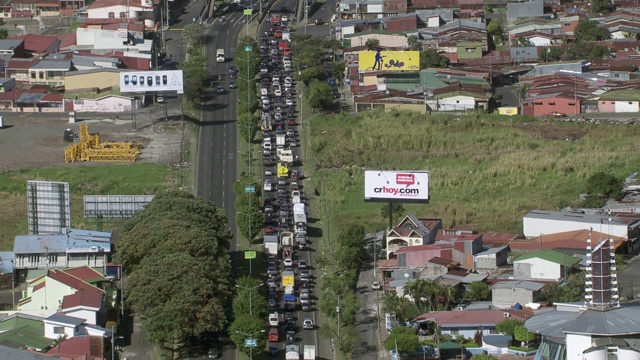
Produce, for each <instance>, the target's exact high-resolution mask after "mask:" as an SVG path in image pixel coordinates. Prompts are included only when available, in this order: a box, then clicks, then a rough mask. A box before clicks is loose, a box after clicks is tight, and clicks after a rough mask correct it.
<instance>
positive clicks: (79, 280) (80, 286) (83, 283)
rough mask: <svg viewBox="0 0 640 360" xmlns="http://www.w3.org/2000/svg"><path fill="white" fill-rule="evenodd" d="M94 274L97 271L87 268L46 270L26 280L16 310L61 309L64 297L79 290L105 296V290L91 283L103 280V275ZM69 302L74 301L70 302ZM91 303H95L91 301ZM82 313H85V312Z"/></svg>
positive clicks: (74, 309)
mask: <svg viewBox="0 0 640 360" xmlns="http://www.w3.org/2000/svg"><path fill="white" fill-rule="evenodd" d="M80 269H85V268H80ZM96 274H98V273H96V272H95V271H94V272H91V271H88V270H85V271H79V270H75V271H74V269H69V270H66V271H65V270H58V269H53V270H48V271H46V273H45V274H44V275H41V276H38V277H36V278H34V279H31V280H29V281H27V290H25V291H24V292H23V294H22V299H20V301H19V302H18V310H20V311H24V310H40V309H49V310H62V307H63V302H64V297H65V296H67V295H73V294H75V293H76V292H78V291H81V290H82V291H87V292H95V293H98V294H100V295H101V296H105V295H106V292H105V291H104V290H102V289H100V288H98V287H97V286H95V285H93V284H99V283H100V282H101V281H103V277H99V276H100V275H99V274H98V275H96ZM88 276H92V278H87V277H88ZM87 296H89V295H87ZM69 301H71V300H69ZM68 304H69V303H68ZM70 304H74V303H73V302H71V303H70ZM92 305H95V304H93V303H92ZM70 309H71V312H83V311H87V309H86V308H84V309H76V308H75V307H73V306H72V307H71V308H70ZM83 314H84V315H86V313H83ZM98 316H99V315H96V319H98ZM85 317H87V316H85Z"/></svg>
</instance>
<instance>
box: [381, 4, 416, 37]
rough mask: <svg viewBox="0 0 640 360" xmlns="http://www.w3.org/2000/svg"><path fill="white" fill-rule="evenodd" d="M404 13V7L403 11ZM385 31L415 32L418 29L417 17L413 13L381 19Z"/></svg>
mask: <svg viewBox="0 0 640 360" xmlns="http://www.w3.org/2000/svg"><path fill="white" fill-rule="evenodd" d="M404 11H405V12H406V7H405V9H404ZM382 21H383V24H384V27H385V29H386V30H387V31H388V32H390V33H396V32H405V31H415V30H416V29H418V17H417V16H416V14H414V13H408V14H403V15H397V16H392V17H385V18H383V20H382Z"/></svg>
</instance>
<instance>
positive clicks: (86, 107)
mask: <svg viewBox="0 0 640 360" xmlns="http://www.w3.org/2000/svg"><path fill="white" fill-rule="evenodd" d="M68 96H69V98H74V97H75V98H77V99H72V100H70V101H72V102H73V111H75V112H78V113H83V112H111V113H127V112H130V111H131V108H132V107H133V108H134V109H137V108H139V107H140V106H141V103H140V100H134V99H132V98H130V97H126V96H122V95H116V94H114V93H109V92H108V91H107V92H98V93H91V94H87V93H81V94H73V93H71V94H68Z"/></svg>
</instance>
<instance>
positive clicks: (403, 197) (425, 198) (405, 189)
mask: <svg viewBox="0 0 640 360" xmlns="http://www.w3.org/2000/svg"><path fill="white" fill-rule="evenodd" d="M364 201H382V202H423V203H427V202H429V172H428V171H375V170H371V171H365V172H364Z"/></svg>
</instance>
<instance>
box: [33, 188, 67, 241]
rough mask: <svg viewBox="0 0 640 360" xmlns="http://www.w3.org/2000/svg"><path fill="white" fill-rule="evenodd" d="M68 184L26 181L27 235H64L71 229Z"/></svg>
mask: <svg viewBox="0 0 640 360" xmlns="http://www.w3.org/2000/svg"><path fill="white" fill-rule="evenodd" d="M69 194H70V193H69V183H67V182H57V181H36V180H27V216H28V221H27V223H28V225H29V235H42V234H64V233H66V230H68V229H70V228H71V200H70V195H69Z"/></svg>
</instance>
